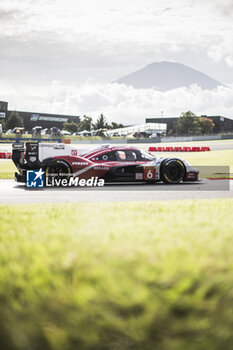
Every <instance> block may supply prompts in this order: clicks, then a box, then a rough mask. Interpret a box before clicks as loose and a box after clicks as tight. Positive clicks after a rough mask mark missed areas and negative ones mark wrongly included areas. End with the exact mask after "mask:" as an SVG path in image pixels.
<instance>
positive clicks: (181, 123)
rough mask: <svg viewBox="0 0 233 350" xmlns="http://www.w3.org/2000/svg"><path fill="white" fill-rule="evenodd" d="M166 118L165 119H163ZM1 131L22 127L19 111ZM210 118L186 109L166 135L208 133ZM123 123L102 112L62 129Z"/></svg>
mask: <svg viewBox="0 0 233 350" xmlns="http://www.w3.org/2000/svg"><path fill="white" fill-rule="evenodd" d="M165 120H166V119H165ZM0 124H2V129H3V131H6V130H9V129H13V128H15V127H23V126H24V122H23V118H22V117H20V115H19V113H18V112H16V111H14V112H12V113H11V114H10V116H9V118H8V119H7V120H6V121H1V122H0ZM214 126H215V125H214V123H213V121H212V119H210V118H207V117H197V116H196V115H195V114H194V113H193V112H191V111H188V112H185V113H182V114H181V116H180V118H179V119H178V120H177V121H176V123H174V124H173V127H172V128H171V129H170V130H169V132H168V135H169V136H172V135H204V134H210V133H211V132H212V130H213V128H214ZM123 127H124V125H123V124H119V123H116V122H111V123H110V124H109V123H108V121H107V119H106V118H105V116H104V115H103V114H100V116H99V117H98V118H97V120H96V122H94V121H93V119H92V117H90V116H87V115H84V116H83V117H82V118H81V121H80V122H79V123H75V122H71V123H64V124H63V129H64V130H67V131H69V132H71V133H75V132H78V131H84V130H86V131H91V130H99V129H117V128H123Z"/></svg>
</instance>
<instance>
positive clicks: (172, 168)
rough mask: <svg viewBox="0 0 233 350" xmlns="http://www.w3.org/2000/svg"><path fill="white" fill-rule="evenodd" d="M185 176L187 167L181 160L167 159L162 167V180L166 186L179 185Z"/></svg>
mask: <svg viewBox="0 0 233 350" xmlns="http://www.w3.org/2000/svg"><path fill="white" fill-rule="evenodd" d="M184 175H185V166H184V164H183V163H182V161H181V160H179V159H167V160H165V161H164V162H163V163H162V165H161V170H160V178H161V180H162V181H163V182H164V183H166V184H178V183H180V182H181V181H182V180H183V178H184Z"/></svg>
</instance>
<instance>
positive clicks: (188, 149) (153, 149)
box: [148, 147, 210, 152]
mask: <svg viewBox="0 0 233 350" xmlns="http://www.w3.org/2000/svg"><path fill="white" fill-rule="evenodd" d="M206 151H210V148H209V147H149V149H148V152H206Z"/></svg>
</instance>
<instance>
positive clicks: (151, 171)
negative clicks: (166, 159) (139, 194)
mask: <svg viewBox="0 0 233 350" xmlns="http://www.w3.org/2000/svg"><path fill="white" fill-rule="evenodd" d="M155 177H156V171H155V167H145V168H144V180H155Z"/></svg>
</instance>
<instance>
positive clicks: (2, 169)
mask: <svg viewBox="0 0 233 350" xmlns="http://www.w3.org/2000/svg"><path fill="white" fill-rule="evenodd" d="M16 171H17V168H16V166H15V165H14V163H13V162H12V160H1V159H0V179H13V178H14V174H15V172H16Z"/></svg>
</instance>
